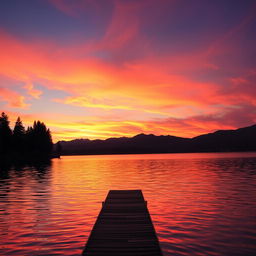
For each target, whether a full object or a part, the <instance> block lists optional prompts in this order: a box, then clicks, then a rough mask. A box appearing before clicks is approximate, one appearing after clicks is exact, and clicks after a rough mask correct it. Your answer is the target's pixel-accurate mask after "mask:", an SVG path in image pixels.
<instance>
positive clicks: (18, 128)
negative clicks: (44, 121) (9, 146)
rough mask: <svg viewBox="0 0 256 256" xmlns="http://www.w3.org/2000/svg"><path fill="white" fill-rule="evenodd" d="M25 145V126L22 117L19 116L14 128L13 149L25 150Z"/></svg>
mask: <svg viewBox="0 0 256 256" xmlns="http://www.w3.org/2000/svg"><path fill="white" fill-rule="evenodd" d="M24 147H25V128H24V126H23V124H22V121H21V120H20V117H18V118H17V121H16V123H15V126H14V130H13V150H14V151H16V152H23V151H24Z"/></svg>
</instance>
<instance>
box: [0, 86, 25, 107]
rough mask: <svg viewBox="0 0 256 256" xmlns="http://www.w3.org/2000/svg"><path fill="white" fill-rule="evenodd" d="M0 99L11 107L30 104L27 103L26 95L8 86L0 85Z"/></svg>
mask: <svg viewBox="0 0 256 256" xmlns="http://www.w3.org/2000/svg"><path fill="white" fill-rule="evenodd" d="M0 99H2V100H3V101H4V102H6V103H7V107H11V108H23V109H24V108H28V106H29V104H26V103H25V98H24V96H21V95H19V94H18V93H17V92H15V91H12V90H9V89H7V88H2V87H0Z"/></svg>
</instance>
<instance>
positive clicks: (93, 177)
mask: <svg viewBox="0 0 256 256" xmlns="http://www.w3.org/2000/svg"><path fill="white" fill-rule="evenodd" d="M0 168H1V166H0ZM71 170H72V171H71ZM120 170H121V171H120ZM255 170H256V153H255V152H251V153H201V154H200V153H198V154H151V155H111V156H110V155H103V156H65V157H62V159H61V160H60V159H53V160H52V162H51V165H48V166H45V167H43V168H42V167H41V168H38V167H37V168H35V167H29V166H25V167H24V168H23V169H17V167H16V168H12V169H9V170H5V172H0V173H2V174H4V173H5V175H4V177H2V176H0V199H1V200H0V206H1V209H2V210H1V211H0V236H1V238H2V239H1V242H0V244H1V246H0V253H1V255H13V256H20V255H31V253H32V255H37V256H43V255H56V256H57V255H65V256H78V255H81V252H82V250H83V247H84V245H85V243H86V241H87V239H88V236H89V234H90V232H91V230H92V227H93V224H94V223H95V220H96V218H97V215H98V213H99V211H100V209H101V205H102V201H103V200H104V199H105V197H106V195H107V192H108V191H109V190H110V189H142V190H143V194H144V197H145V200H147V202H148V203H147V205H148V208H149V212H150V214H151V217H152V220H153V222H154V226H155V228H156V231H157V234H158V237H159V240H160V243H161V247H162V249H163V252H164V255H165V256H171V255H178V256H188V255H210V256H220V255H236V256H238V255H239V256H243V255H254V254H255V250H256V222H255V211H256V198H255V193H256V186H255V185H256V171H255ZM28 180H29V182H28ZM6 216H8V218H7V217H6ZM33 253H34V254H33Z"/></svg>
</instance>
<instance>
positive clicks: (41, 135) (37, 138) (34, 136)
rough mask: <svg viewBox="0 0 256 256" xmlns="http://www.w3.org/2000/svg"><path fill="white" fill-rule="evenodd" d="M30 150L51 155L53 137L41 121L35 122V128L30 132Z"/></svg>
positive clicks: (30, 129)
mask: <svg viewBox="0 0 256 256" xmlns="http://www.w3.org/2000/svg"><path fill="white" fill-rule="evenodd" d="M28 137H29V139H28V140H29V146H30V150H32V151H34V152H41V153H42V154H50V153H51V150H52V145H53V143H52V137H51V132H50V130H49V129H47V128H46V126H45V124H44V123H42V122H40V121H34V124H33V127H32V128H29V130H28Z"/></svg>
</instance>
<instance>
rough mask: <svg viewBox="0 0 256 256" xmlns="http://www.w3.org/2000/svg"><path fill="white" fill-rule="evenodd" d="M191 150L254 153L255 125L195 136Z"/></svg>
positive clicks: (255, 145) (255, 140) (255, 142)
mask: <svg viewBox="0 0 256 256" xmlns="http://www.w3.org/2000/svg"><path fill="white" fill-rule="evenodd" d="M191 149H193V151H197V152H227V151H254V150H256V125H252V126H249V127H244V128H239V129H237V130H220V131H216V132H214V133H209V134H204V135H200V136H197V137H195V138H193V139H191Z"/></svg>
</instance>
